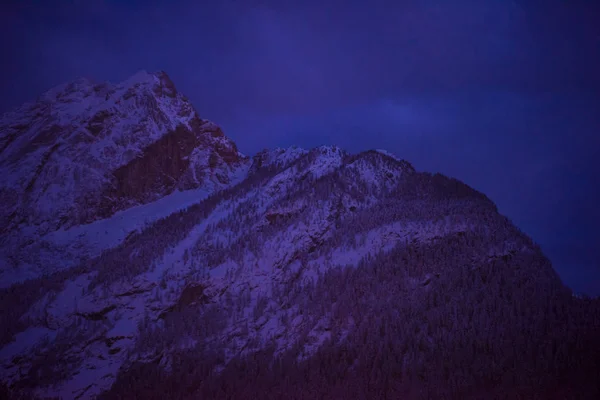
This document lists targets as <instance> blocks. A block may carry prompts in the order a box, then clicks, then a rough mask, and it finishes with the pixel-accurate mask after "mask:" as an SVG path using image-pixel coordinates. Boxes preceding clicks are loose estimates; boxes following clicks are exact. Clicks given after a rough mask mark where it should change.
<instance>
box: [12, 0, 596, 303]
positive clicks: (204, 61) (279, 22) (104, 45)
mask: <svg viewBox="0 0 600 400" xmlns="http://www.w3.org/2000/svg"><path fill="white" fill-rule="evenodd" d="M596 3H597V1H593V0H590V1H583V0H570V1H567V0H563V1H559V0H545V1H508V0H488V1H486V0H468V1H467V0H455V1H450V0H448V1H436V0H421V1H416V0H415V1H400V0H398V1H369V2H367V1H363V2H356V1H326V0H322V1H313V0H306V1H253V0H247V1H241V0H238V1H233V0H223V1H213V2H208V1H204V2H203V1H191V0H189V1H152V0H146V1H117V0H114V1H109V0H105V1H100V0H85V1H84V0H80V1H66V0H65V1H51V0H46V1H38V2H34V1H19V2H17V1H12V2H11V3H10V4H11V5H8V4H9V3H7V2H4V3H3V5H2V6H1V7H2V8H1V19H0V37H1V39H0V40H1V41H2V44H1V46H2V49H1V54H2V59H3V61H2V63H1V64H0V65H1V66H0V68H1V70H0V72H1V75H0V85H1V86H0V111H6V110H8V109H10V108H12V107H14V106H17V105H19V104H20V103H22V102H24V101H26V100H30V99H33V98H35V96H37V95H38V94H40V93H41V92H42V91H44V90H46V89H48V88H50V87H52V86H54V85H56V84H59V83H62V82H64V81H69V80H72V79H73V78H76V77H78V76H86V77H90V78H93V79H95V80H99V81H103V80H110V81H120V80H123V79H125V78H127V77H128V76H129V75H132V74H133V73H134V72H136V71H137V70H139V69H146V70H148V71H154V70H165V71H166V72H167V73H168V74H169V75H170V76H171V78H172V79H173V81H174V82H175V84H176V85H177V87H178V88H179V90H180V91H182V92H184V93H185V94H186V95H187V96H188V97H189V98H190V99H191V100H192V102H193V103H194V105H195V106H196V108H197V110H198V112H199V113H200V115H201V116H202V117H204V118H208V119H212V120H214V121H215V122H217V123H219V124H220V125H222V126H223V128H224V130H225V132H226V133H227V134H228V135H229V136H230V137H231V138H233V139H234V140H235V141H236V142H237V143H238V145H239V147H240V149H241V150H242V151H243V152H245V153H247V154H253V153H255V152H256V151H257V150H260V149H262V148H265V147H275V146H289V145H293V144H296V145H299V146H303V147H313V146H317V145H320V144H338V145H340V146H341V147H344V148H346V149H347V150H349V151H353V152H356V151H360V150H365V149H369V148H386V149H388V150H390V151H392V152H394V153H396V154H397V155H399V156H400V157H402V158H405V159H407V160H409V161H411V162H412V163H413V164H414V165H415V167H416V168H417V169H419V170H428V171H433V172H435V171H439V172H442V173H444V174H447V175H451V176H455V177H457V178H459V179H461V180H463V181H465V182H466V183H468V184H470V185H471V186H473V187H475V188H476V189H478V190H481V191H483V192H484V193H486V194H487V195H488V196H489V197H490V198H492V199H493V200H494V201H495V202H496V204H497V205H498V207H499V209H500V211H501V212H502V213H503V214H505V215H507V216H509V217H510V218H511V219H512V220H513V221H514V222H515V223H516V224H517V225H518V226H519V227H521V229H523V230H524V231H525V232H527V233H528V234H530V235H531V236H532V237H533V238H534V239H535V240H536V241H537V242H538V243H540V244H541V245H542V247H543V249H544V251H545V252H546V254H547V255H548V256H549V257H550V258H551V260H552V261H553V263H554V266H555V268H556V269H557V270H558V272H559V273H560V274H561V276H562V277H563V279H564V281H565V282H566V283H567V284H568V285H569V286H570V287H572V288H573V289H575V290H576V291H581V292H587V293H590V294H600V234H599V230H598V225H599V224H600V212H599V211H598V205H599V204H600V187H599V182H600V179H599V177H600V167H599V162H600V72H599V71H600V24H598V23H597V21H600V11H599V7H598V5H597V4H596Z"/></svg>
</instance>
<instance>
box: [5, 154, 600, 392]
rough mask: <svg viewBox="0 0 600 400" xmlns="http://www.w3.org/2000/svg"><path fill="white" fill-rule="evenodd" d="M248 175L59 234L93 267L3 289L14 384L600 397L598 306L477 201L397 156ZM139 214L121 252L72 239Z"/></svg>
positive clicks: (311, 160)
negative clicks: (573, 291)
mask: <svg viewBox="0 0 600 400" xmlns="http://www.w3.org/2000/svg"><path fill="white" fill-rule="evenodd" d="M198 163H202V161H201V160H199V161H198ZM241 163H243V161H241ZM244 165H245V169H244V171H247V175H242V176H241V177H240V178H238V181H234V180H233V179H234V178H230V182H232V183H233V184H231V185H229V186H227V187H224V188H223V189H222V190H219V191H213V192H212V193H210V194H208V193H207V196H206V197H205V198H201V197H200V196H199V197H198V199H197V201H194V197H193V196H190V197H189V198H185V199H183V198H182V199H180V200H179V201H177V202H176V203H177V204H178V206H177V207H175V206H173V205H172V204H171V203H172V202H171V201H167V199H169V197H168V196H167V197H164V198H163V200H157V202H155V203H149V204H146V205H138V206H136V207H133V208H128V209H127V210H124V211H121V212H120V213H116V214H114V215H113V216H112V217H110V218H107V219H100V220H97V221H96V222H94V223H92V224H85V225H81V226H73V227H71V229H70V230H66V231H64V232H61V231H56V232H54V233H52V234H49V235H47V236H44V237H43V238H44V241H45V243H49V242H50V241H51V238H52V240H54V242H53V243H54V245H56V246H58V248H61V249H65V248H68V249H70V250H69V251H70V252H71V253H74V254H75V255H73V256H72V257H74V258H73V259H77V260H78V262H73V263H72V264H71V266H70V267H64V268H60V269H56V270H55V271H56V272H53V273H50V274H48V275H47V276H44V277H38V278H35V279H29V280H27V281H24V282H21V283H18V284H14V285H12V286H10V287H7V288H5V289H1V290H0V299H1V302H2V305H3V307H2V311H1V312H0V318H1V320H0V324H1V325H2V327H3V331H1V333H2V335H1V336H0V343H2V349H1V350H0V362H1V364H2V380H3V381H4V382H5V383H6V384H7V385H8V387H10V391H11V392H12V393H33V394H36V395H39V396H61V397H63V398H94V397H97V396H98V397H100V398H107V399H113V398H144V399H152V398H157V399H159V398H160V399H165V398H177V399H179V398H236V399H237V398H240V399H245V398H247V399H255V398H298V399H300V398H340V399H343V398H358V399H362V398H518V397H519V396H521V398H553V396H556V397H557V398H595V397H594V396H596V395H598V394H600V393H598V388H597V385H596V383H597V382H598V380H597V378H600V376H599V375H598V367H597V365H596V364H595V362H596V360H597V359H598V358H600V351H599V350H600V348H599V346H598V341H597V340H596V338H597V337H598V334H599V333H600V307H599V305H598V302H597V301H591V300H584V299H578V298H575V297H573V296H572V294H571V292H570V291H569V290H568V289H566V288H565V287H564V286H563V285H562V283H561V282H560V279H559V278H558V276H557V275H556V273H555V272H554V270H553V269H552V267H551V265H550V263H549V261H548V260H547V259H546V258H545V257H544V255H543V254H542V253H541V251H540V249H539V247H538V246H536V245H535V244H534V243H533V242H532V240H531V239H530V238H528V237H527V236H526V235H524V234H523V233H522V232H520V231H519V230H518V229H517V228H516V227H515V226H514V225H513V224H512V223H511V222H510V221H509V220H508V219H506V218H505V217H503V216H501V215H500V214H499V213H498V211H497V209H496V206H495V205H494V204H493V203H492V202H491V201H490V200H489V199H488V198H487V197H486V196H485V195H483V194H482V193H479V192H477V191H475V190H473V189H472V188H470V187H468V186H467V185H465V184H463V183H462V182H460V181H457V180H455V179H451V178H448V177H445V176H443V175H440V174H429V173H423V172H418V171H416V170H415V169H414V168H413V167H412V165H410V163H408V162H406V161H403V160H399V159H397V158H396V157H394V156H392V155H391V154H389V153H386V152H384V151H367V152H363V153H360V154H354V155H353V154H348V153H346V152H345V151H343V150H342V149H340V148H338V147H331V146H323V147H319V148H316V149H312V150H303V149H299V148H290V149H275V150H265V151H263V152H260V153H259V154H257V155H256V156H254V157H253V158H252V159H251V160H248V161H246V162H245V164H244ZM136 168H138V167H132V170H136ZM137 171H142V172H140V173H142V174H144V173H145V171H152V169H151V168H146V167H144V168H142V167H139V169H137ZM132 179H133V178H132ZM140 179H141V180H142V181H144V179H146V178H140ZM134 181H135V182H137V178H136V179H134ZM140 185H142V186H143V185H144V184H141V183H140ZM223 186H226V184H223ZM197 190H202V189H201V188H200V189H197ZM183 193H195V192H183ZM175 195H177V196H183V194H177V193H175V194H172V195H170V196H175ZM129 199H130V200H131V201H132V202H134V203H135V202H137V203H141V202H142V200H140V199H133V197H130V198H129ZM132 199H133V200H132ZM171 199H174V197H171ZM128 201H129V200H128ZM166 204H171V205H169V206H168V207H171V208H168V209H167V210H165V208H164V207H163V206H165V205H166ZM158 210H160V211H158ZM171 210H176V211H174V212H171ZM157 211H158V213H159V214H158V215H157V214H154V213H155V212H157ZM127 215H129V216H130V217H127ZM140 215H148V216H149V215H153V217H152V218H150V220H149V221H148V223H146V224H141V225H140V226H136V229H135V230H134V229H131V230H130V231H129V232H131V233H130V234H127V235H121V236H118V237H116V238H113V239H111V240H109V241H108V242H109V243H104V242H103V241H102V240H100V239H98V240H99V241H100V243H99V244H98V243H96V244H94V245H92V244H91V242H86V241H85V240H81V241H79V242H77V243H79V244H80V245H81V246H82V249H83V250H82V249H79V250H78V249H77V247H76V246H71V245H67V242H69V241H71V240H74V238H76V237H77V232H83V233H86V234H89V233H90V232H95V233H98V232H99V231H100V228H99V227H98V226H102V227H103V229H106V230H107V231H110V232H117V231H119V230H121V229H122V226H123V225H120V224H124V225H127V226H131V225H128V224H129V222H120V221H129V220H135V219H136V218H139V216H140ZM120 216H123V217H124V219H118V218H119V217H120ZM159 216H160V218H159ZM69 231H71V232H72V234H69V235H68V234H67V233H66V232H69ZM52 235H54V236H52ZM50 236H51V237H50ZM61 240H62V242H61ZM61 246H63V247H61ZM64 246H66V247H64ZM94 246H96V247H94ZM29 250H31V251H32V253H36V251H37V252H39V251H40V249H38V248H35V247H29ZM78 251H83V252H84V253H85V254H86V255H87V256H86V257H80V258H77V255H76V253H77V252H78ZM32 257H36V255H33V256H32ZM37 257H39V255H38V256H37ZM7 390H8V389H7Z"/></svg>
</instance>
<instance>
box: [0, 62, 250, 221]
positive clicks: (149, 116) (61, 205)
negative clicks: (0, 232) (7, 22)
mask: <svg viewBox="0 0 600 400" xmlns="http://www.w3.org/2000/svg"><path fill="white" fill-rule="evenodd" d="M247 163H249V161H248V159H247V157H245V156H244V155H243V154H241V153H240V152H239V151H238V150H237V147H236V146H235V144H234V143H233V142H232V141H231V140H230V139H229V138H227V137H226V136H225V135H224V134H223V132H222V131H221V129H220V128H219V127H218V126H216V125H215V124H213V123H212V122H209V121H206V120H202V119H200V118H199V116H198V114H197V113H196V111H195V110H194V108H193V106H192V105H191V104H190V102H189V101H188V100H187V98H185V97H184V96H183V95H182V94H180V93H179V92H178V91H177V90H176V88H175V86H174V84H173V82H172V81H171V80H170V78H169V77H168V76H167V74H166V73H164V72H162V71H159V72H156V73H148V72H145V71H140V72H138V73H136V74H135V75H133V76H132V77H130V78H129V79H127V80H125V81H123V82H121V83H118V84H111V83H101V84H96V83H94V82H93V81H91V80H89V79H77V80H75V81H72V82H69V83H66V84H62V85H59V86H57V87H55V88H53V89H50V90H49V91H47V92H46V93H44V94H43V95H42V96H40V97H39V98H38V100H37V101H36V102H34V103H28V104H25V105H23V106H22V107H20V108H18V109H16V110H14V111H13V112H10V113H7V114H6V115H4V116H3V118H2V120H0V173H2V175H3V176H4V177H6V179H5V180H4V181H3V182H2V184H1V185H0V196H2V198H5V199H7V201H6V202H5V205H6V207H4V210H2V212H0V221H1V222H3V223H4V224H3V225H4V226H5V227H7V226H8V227H9V228H8V229H14V228H15V227H16V226H18V225H22V224H26V225H32V224H33V225H37V226H40V224H42V223H44V222H47V223H49V224H50V226H49V227H47V228H44V230H45V229H53V228H52V227H54V228H55V227H57V226H61V225H62V224H65V223H66V224H67V225H73V224H78V223H81V222H90V221H92V220H94V219H98V218H104V217H106V216H109V215H111V214H112V213H114V212H116V211H117V210H122V209H125V208H128V207H130V206H133V205H137V204H143V203H147V202H150V201H154V200H156V199H158V198H160V197H162V196H164V195H165V194H168V193H171V192H172V191H173V190H178V189H179V190H187V189H195V188H199V187H202V186H206V187H211V188H219V187H222V186H224V185H228V184H229V183H230V182H231V181H232V179H231V177H230V175H231V174H234V175H236V176H237V175H238V174H239V172H237V171H238V170H239V167H240V166H241V165H242V164H244V165H245V164H247ZM211 190H212V189H211ZM5 229H6V228H5Z"/></svg>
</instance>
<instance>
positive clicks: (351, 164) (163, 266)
mask: <svg viewBox="0 0 600 400" xmlns="http://www.w3.org/2000/svg"><path fill="white" fill-rule="evenodd" d="M280 154H284V157H286V158H287V155H285V152H280ZM297 154H298V156H297V157H295V158H293V159H291V160H289V159H286V160H285V161H284V162H271V163H267V164H266V165H265V166H264V167H263V168H262V169H258V170H254V171H253V172H252V174H251V175H249V176H248V177H247V178H246V179H242V176H241V175H240V179H239V180H238V181H237V185H233V186H231V187H230V188H229V189H226V190H224V191H222V192H218V193H216V194H213V195H211V196H208V197H207V194H208V193H207V192H205V191H202V190H193V191H187V192H176V193H173V194H171V195H169V196H167V197H164V198H163V199H161V200H159V201H157V202H154V203H150V204H146V205H142V206H137V207H133V208H131V209H129V210H126V211H123V212H119V213H116V214H115V215H114V216H112V217H111V218H109V219H106V220H100V221H96V222H94V223H92V224H89V225H84V226H78V227H74V228H71V229H68V230H65V231H63V230H61V231H57V232H54V233H52V234H50V235H48V236H47V237H45V238H44V240H52V241H53V243H54V244H55V245H57V246H71V248H76V247H77V248H80V249H82V250H85V251H86V252H87V254H88V255H90V256H95V255H97V254H99V253H100V252H102V251H104V252H103V253H102V255H101V256H100V257H99V258H98V259H96V261H92V262H91V263H90V264H88V267H87V268H86V269H84V270H74V271H75V272H73V274H74V275H72V274H71V273H70V272H69V271H66V275H63V277H62V278H60V279H62V280H61V283H60V285H59V288H60V289H58V290H56V289H50V291H48V292H47V294H46V295H44V296H42V297H39V296H38V297H37V299H36V300H35V301H34V302H33V303H31V304H30V306H29V307H27V308H26V309H24V314H23V315H22V316H21V318H22V319H24V320H26V321H29V322H27V323H26V324H25V325H24V326H23V328H22V329H20V332H15V334H16V336H15V341H14V342H12V343H11V344H10V345H8V346H6V347H4V349H3V351H2V352H1V353H0V356H1V357H2V359H3V360H4V361H3V363H4V365H5V367H6V368H7V369H6V371H7V375H6V376H7V377H8V378H9V379H10V380H19V379H22V375H21V374H22V373H23V372H22V371H24V370H27V369H28V368H34V366H35V365H36V363H37V362H41V359H40V358H39V357H41V355H40V354H45V351H48V352H59V353H60V354H62V356H63V357H66V358H69V357H75V356H76V357H77V359H79V360H80V362H81V366H80V367H78V369H77V371H78V372H79V373H78V374H77V375H73V376H72V377H70V378H68V379H65V380H64V381H61V383H60V384H59V385H58V386H55V389H53V390H55V391H50V393H54V394H56V395H64V396H66V395H67V394H72V393H73V390H76V391H80V390H83V388H85V389H86V392H85V393H86V396H87V395H92V394H93V393H97V392H98V391H101V390H105V389H107V388H109V387H110V385H111V384H112V383H113V382H114V379H115V377H116V375H117V372H118V370H119V368H120V367H121V366H122V365H128V363H131V362H132V361H134V360H138V359H139V360H143V361H148V360H151V359H153V358H154V357H156V355H157V352H164V351H168V352H170V351H174V350H175V348H177V349H183V348H194V347H195V346H197V345H198V343H199V341H200V340H201V338H204V339H202V340H209V341H213V342H214V343H220V344H222V349H223V351H224V352H225V353H224V354H225V358H224V359H223V361H222V362H221V363H219V364H218V365H215V368H218V369H219V368H223V367H224V366H225V365H226V364H227V362H228V360H230V359H232V357H234V356H236V355H237V356H239V355H244V354H251V353H252V352H255V351H259V350H260V349H262V348H264V347H265V346H268V345H269V344H270V343H274V344H275V346H276V347H275V348H276V349H277V353H278V354H284V353H285V352H287V351H291V349H293V348H295V346H296V345H297V344H298V343H303V345H302V346H301V350H300V352H299V353H298V354H297V358H298V360H304V359H307V357H310V356H311V355H312V354H314V353H315V352H316V351H317V350H318V349H319V347H320V346H321V345H322V344H323V343H325V342H327V341H328V340H329V341H331V340H334V341H337V340H342V339H343V337H345V335H347V334H348V332H350V330H351V329H352V324H353V322H352V321H353V319H352V318H345V319H343V321H342V320H339V319H331V316H328V314H327V313H325V314H323V315H320V314H318V313H317V314H315V315H314V316H312V317H308V316H307V315H305V314H303V311H302V310H303V308H302V306H301V305H300V304H299V303H298V302H297V301H296V300H294V296H301V293H302V292H303V291H304V290H310V289H308V288H311V287H314V285H315V284H317V283H318V282H319V281H320V279H322V277H323V276H324V274H325V275H326V274H328V271H335V270H336V268H339V267H350V266H352V267H353V268H357V267H359V266H361V265H363V264H364V263H369V262H370V261H369V260H372V259H373V257H377V256H378V255H379V254H386V253H389V252H391V251H394V249H398V248H406V246H410V245H414V244H415V243H422V244H425V243H429V242H431V243H434V242H435V241H437V240H440V239H441V238H443V237H445V236H448V235H454V234H457V233H461V234H464V233H465V232H471V231H473V230H479V231H480V232H481V233H482V234H485V228H484V225H485V224H484V225H480V222H479V221H478V219H477V218H474V217H473V216H469V215H464V214H463V210H467V209H465V208H464V205H463V201H462V200H461V199H460V198H457V199H455V200H452V201H450V202H444V203H443V204H441V205H440V204H428V203H426V202H424V200H420V199H418V198H417V199H407V200H406V201H398V200H396V199H397V196H398V194H399V193H402V191H403V190H404V189H403V188H404V187H405V186H406V185H409V186H410V187H413V186H414V183H413V182H412V181H411V180H412V179H425V180H424V182H427V180H428V179H429V178H428V176H425V177H424V178H420V177H419V176H418V175H415V174H414V172H412V171H411V172H410V173H408V175H407V172H406V171H405V169H404V166H403V164H401V163H397V162H396V161H395V160H390V159H389V158H386V157H373V155H369V153H366V154H365V155H364V157H360V156H359V157H355V156H349V155H347V154H346V153H344V152H342V151H340V150H339V149H337V148H329V147H322V148H318V149H315V150H313V151H311V152H297ZM278 165H279V167H277V166H278ZM282 165H283V167H281V166H282ZM448 196H449V199H450V200H451V199H452V198H453V196H454V194H453V193H449V194H448ZM202 199H204V200H202ZM200 200H202V201H200ZM473 204H474V205H473V206H474V207H476V208H477V207H479V208H481V207H483V208H481V210H482V211H480V213H483V214H482V215H488V214H489V211H490V208H489V206H487V205H486V204H485V203H482V205H478V204H480V202H479V201H474V202H473ZM493 218H495V217H493ZM493 218H492V220H493ZM394 221H395V222H394ZM131 232H134V233H133V234H131ZM127 237H128V239H127V241H125V238H127ZM505 242H506V243H509V242H508V241H505ZM511 248H512V247H511ZM508 250H509V249H508V248H507V249H506V250H505V251H508ZM420 279H422V278H418V277H417V281H419V280H420ZM24 285H25V286H24V287H23V289H22V290H23V292H26V291H27V290H33V289H32V288H28V286H27V283H25V284H24ZM303 288H304V289H303ZM190 293H194V295H190ZM201 299H206V300H201ZM208 299H211V300H210V303H212V304H214V306H215V307H217V308H219V309H221V311H220V312H221V313H224V314H223V315H226V316H227V317H226V318H225V320H221V322H220V323H215V324H214V327H215V329H214V330H210V331H206V332H204V331H203V332H195V331H192V332H188V333H187V334H182V335H179V334H177V337H176V338H175V337H173V338H172V339H173V340H175V342H174V343H171V344H169V345H167V344H161V343H160V341H159V343H154V342H152V343H149V342H147V339H145V338H146V336H145V335H149V336H148V337H156V335H162V334H163V333H159V332H163V330H164V329H166V325H165V324H167V325H168V324H170V323H176V322H174V321H171V320H170V319H169V318H170V317H169V316H170V315H171V314H172V313H173V312H174V311H177V310H180V311H181V310H183V309H184V308H187V307H197V306H198V305H200V304H201V303H203V302H204V301H208ZM30 301H31V300H30ZM209 310H210V308H208V309H205V310H204V311H203V312H200V314H198V315H197V317H195V318H201V319H202V318H209V317H210V315H211V314H210V313H209ZM205 313H209V314H205ZM173 315H174V314H173ZM165 318H166V319H165ZM186 318H187V317H186ZM210 318H212V317H210ZM161 321H163V322H161ZM344 321H345V322H344ZM73 324H76V325H75V329H73V328H74V326H73ZM140 324H141V325H140ZM330 325H335V326H338V328H336V329H339V332H338V334H336V336H335V337H334V336H332V332H331V327H330ZM140 326H142V328H139V327H140ZM140 329H141V330H140ZM177 329H187V328H181V327H180V328H177ZM74 332H77V334H78V335H81V339H83V338H87V339H85V340H82V341H78V340H79V339H78V340H75V339H74V338H73V336H72V335H73V334H74ZM152 332H154V333H152ZM166 332H169V331H168V330H167V331H164V333H165V334H167V333H166ZM167 335H170V334H167ZM92 337H97V338H102V341H101V342H92V343H90V342H89V340H90V339H91V338H92ZM172 339H168V341H170V340H172ZM165 340H167V339H165ZM65 341H74V344H73V345H71V346H69V347H68V348H62V347H60V343H64V342H65ZM36 343H37V346H42V347H41V348H40V349H45V350H43V351H42V352H41V353H39V352H38V353H36V352H33V351H32V349H33V347H32V346H36ZM106 343H111V345H107V344H106ZM161 346H167V348H162V347H161ZM171 346H175V347H174V348H171ZM116 349H118V351H117V350H116ZM168 349H170V350H168ZM36 351H37V350H36ZM35 354H38V355H37V356H36V355H35ZM15 355H19V356H20V357H23V358H21V359H19V360H20V361H19V362H18V363H16V364H15V363H12V364H11V360H12V359H13V357H14V356H15ZM168 360H169V358H168V357H167V358H165V359H164V360H163V362H164V363H166V364H165V367H167V368H168V365H169V361H168ZM57 368H59V369H60V368H67V367H66V366H65V365H62V364H61V365H58V366H57ZM67 369H68V368H67ZM40 390H41V391H42V392H44V393H49V392H48V390H49V389H48V387H46V386H44V387H42V388H40ZM78 393H79V392H78Z"/></svg>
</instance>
